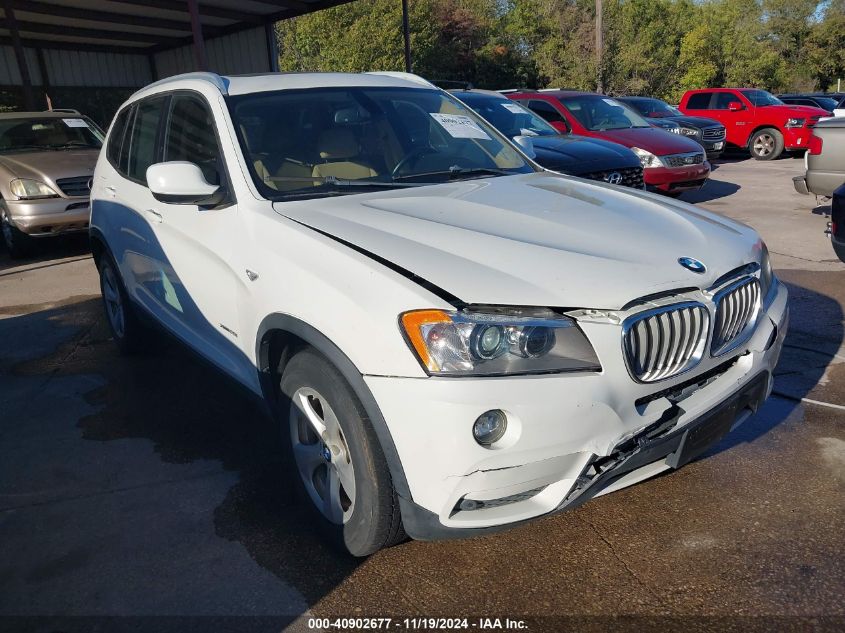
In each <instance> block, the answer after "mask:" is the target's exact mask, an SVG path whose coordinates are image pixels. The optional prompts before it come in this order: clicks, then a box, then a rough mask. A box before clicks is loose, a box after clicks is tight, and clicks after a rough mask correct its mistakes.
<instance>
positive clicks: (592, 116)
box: [560, 95, 651, 132]
mask: <svg viewBox="0 0 845 633" xmlns="http://www.w3.org/2000/svg"><path fill="white" fill-rule="evenodd" d="M560 102H561V103H562V104H563V105H564V106H566V109H567V110H569V112H571V113H572V116H574V117H575V118H576V119H578V122H579V123H580V124H581V125H583V126H584V127H585V128H587V129H588V130H592V131H595V132H602V131H604V130H625V129H630V128H638V127H651V125H649V123H648V121H646V120H645V119H644V118H643V117H641V116H640V115H639V114H637V113H636V111H635V110H634V109H633V108H630V107H628V106H627V105H625V104H624V103H622V102H621V101H617V100H616V99H610V98H608V97H601V96H598V95H579V96H577V97H561V99H560Z"/></svg>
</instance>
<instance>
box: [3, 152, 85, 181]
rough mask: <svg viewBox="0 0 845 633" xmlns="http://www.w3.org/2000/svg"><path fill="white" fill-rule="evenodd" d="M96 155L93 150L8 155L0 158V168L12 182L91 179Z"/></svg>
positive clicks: (13, 153)
mask: <svg viewBox="0 0 845 633" xmlns="http://www.w3.org/2000/svg"><path fill="white" fill-rule="evenodd" d="M99 153H100V150H97V149H66V150H47V151H42V152H12V153H9V154H2V155H0V166H2V167H5V168H6V170H8V172H9V174H10V175H11V176H13V177H15V178H34V179H35V180H42V181H46V182H51V181H52V182H55V181H56V180H57V179H59V178H73V177H75V176H91V175H93V174H94V166H95V165H96V164H97V156H98V155H99Z"/></svg>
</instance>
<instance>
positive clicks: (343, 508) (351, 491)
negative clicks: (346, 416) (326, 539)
mask: <svg viewBox="0 0 845 633" xmlns="http://www.w3.org/2000/svg"><path fill="white" fill-rule="evenodd" d="M289 419H290V434H291V444H292V446H293V457H294V460H295V462H296V468H297V470H298V471H299V476H300V477H301V478H302V482H303V484H305V490H306V492H307V493H308V496H309V497H310V498H311V501H312V502H313V503H314V505H315V506H316V507H317V509H318V510H319V511H320V512H321V513H322V515H323V516H324V517H326V519H328V520H329V521H331V522H332V523H334V524H336V525H342V524H344V523H346V522H347V521H348V520H349V518H350V517H351V516H352V511H353V510H354V508H355V469H354V467H353V464H352V456H351V455H350V452H349V446H348V444H347V442H346V438H345V437H344V434H343V429H341V427H340V422H339V421H338V418H337V415H335V412H334V411H333V410H332V408H331V405H329V403H328V401H327V400H326V399H325V398H324V397H323V396H322V395H321V394H320V393H319V392H317V391H316V390H314V389H311V388H310V387H300V388H299V389H297V390H296V392H295V393H294V394H293V398H292V399H291V407H290V418H289Z"/></svg>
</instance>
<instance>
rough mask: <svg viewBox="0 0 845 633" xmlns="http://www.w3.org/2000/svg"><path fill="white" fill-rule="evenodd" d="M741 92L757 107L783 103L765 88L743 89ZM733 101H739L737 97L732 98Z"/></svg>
mask: <svg viewBox="0 0 845 633" xmlns="http://www.w3.org/2000/svg"><path fill="white" fill-rule="evenodd" d="M742 94H743V95H744V96H745V98H746V99H748V100H749V101H750V102H751V103H752V104H754V105H755V106H757V107H760V106H772V105H783V101H781V100H780V99H778V98H777V97H776V96H775V95H773V94H772V93H770V92H766V91H765V90H743V91H742ZM734 101H739V99H736V98H734Z"/></svg>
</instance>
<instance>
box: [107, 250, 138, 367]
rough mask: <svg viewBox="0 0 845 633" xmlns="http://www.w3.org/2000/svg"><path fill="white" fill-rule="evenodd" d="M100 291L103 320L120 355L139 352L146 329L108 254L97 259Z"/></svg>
mask: <svg viewBox="0 0 845 633" xmlns="http://www.w3.org/2000/svg"><path fill="white" fill-rule="evenodd" d="M100 292H101V293H102V295H103V308H104V310H105V313H106V322H107V323H108V324H109V329H110V330H111V333H112V337H113V338H114V342H115V343H116V344H117V347H118V349H119V350H120V352H121V354H133V353H135V352H137V351H139V350H140V349H141V348H142V347H143V345H144V343H145V341H146V336H147V332H146V330H145V328H144V326H143V324H142V323H141V322H140V320H139V319H138V316H137V315H136V314H135V310H134V308H133V306H132V304H131V303H130V302H129V296H128V295H127V293H126V289H125V288H124V286H123V280H122V279H121V278H120V273H119V272H118V268H117V266H116V265H115V263H114V260H112V258H111V256H109V255H108V254H104V255H103V257H102V259H101V260H100Z"/></svg>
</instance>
